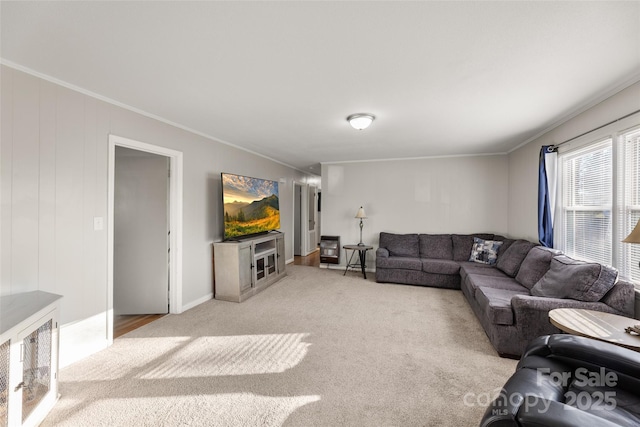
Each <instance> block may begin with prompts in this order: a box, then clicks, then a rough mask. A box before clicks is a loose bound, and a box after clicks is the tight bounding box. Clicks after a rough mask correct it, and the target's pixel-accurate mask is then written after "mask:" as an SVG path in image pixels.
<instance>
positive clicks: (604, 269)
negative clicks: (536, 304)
mask: <svg viewBox="0 0 640 427" xmlns="http://www.w3.org/2000/svg"><path fill="white" fill-rule="evenodd" d="M617 278H618V271H617V270H616V269H615V268H613V267H610V266H607V265H602V264H599V263H595V262H585V261H579V260H575V259H572V258H569V257H568V256H566V255H558V256H556V257H554V258H553V259H552V260H551V266H550V267H549V271H547V272H546V273H545V275H544V276H542V278H541V279H540V280H539V281H538V283H536V284H535V285H534V286H533V287H532V288H531V295H535V296H539V297H550V298H571V299H575V300H578V301H585V302H595V301H600V300H601V299H602V297H604V296H605V294H606V293H607V292H609V290H610V289H611V288H612V287H613V285H615V283H616V279H617Z"/></svg>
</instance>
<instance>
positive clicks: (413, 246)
mask: <svg viewBox="0 0 640 427" xmlns="http://www.w3.org/2000/svg"><path fill="white" fill-rule="evenodd" d="M379 245H380V247H383V248H386V249H387V250H388V251H389V255H390V256H404V257H415V258H418V257H419V256H420V247H419V245H418V235H417V234H394V233H385V232H382V233H380V243H379Z"/></svg>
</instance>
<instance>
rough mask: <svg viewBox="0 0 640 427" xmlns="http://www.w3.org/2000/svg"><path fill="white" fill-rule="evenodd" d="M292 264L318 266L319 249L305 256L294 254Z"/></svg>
mask: <svg viewBox="0 0 640 427" xmlns="http://www.w3.org/2000/svg"><path fill="white" fill-rule="evenodd" d="M293 264H294V265H307V266H310V267H320V250H317V251H314V252H312V253H310V254H309V255H307V256H298V255H296V256H294V257H293Z"/></svg>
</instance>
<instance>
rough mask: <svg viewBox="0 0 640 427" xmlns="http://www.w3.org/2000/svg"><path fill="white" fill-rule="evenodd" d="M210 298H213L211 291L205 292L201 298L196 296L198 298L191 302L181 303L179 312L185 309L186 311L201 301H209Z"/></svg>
mask: <svg viewBox="0 0 640 427" xmlns="http://www.w3.org/2000/svg"><path fill="white" fill-rule="evenodd" d="M211 299H213V292H212V293H209V294H207V295H205V296H203V297H202V298H198V299H197V300H195V301H191V302H190V303H188V304H183V305H182V311H181V312H180V313H182V312H185V311H187V310H190V309H192V308H193V307H196V306H198V305H200V304H202V303H203V302H207V301H209V300H211Z"/></svg>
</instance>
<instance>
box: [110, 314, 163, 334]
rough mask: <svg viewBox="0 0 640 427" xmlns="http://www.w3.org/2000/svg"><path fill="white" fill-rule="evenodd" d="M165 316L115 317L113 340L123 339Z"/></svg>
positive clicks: (138, 315)
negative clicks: (135, 330) (128, 333)
mask: <svg viewBox="0 0 640 427" xmlns="http://www.w3.org/2000/svg"><path fill="white" fill-rule="evenodd" d="M164 316H166V314H132V315H120V316H113V338H114V339H116V338H118V337H121V336H122V335H124V334H126V333H127V332H131V331H133V330H134V329H138V328H139V327H141V326H144V325H146V324H147V323H151V322H153V321H154V320H158V319H159V318H161V317H164Z"/></svg>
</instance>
